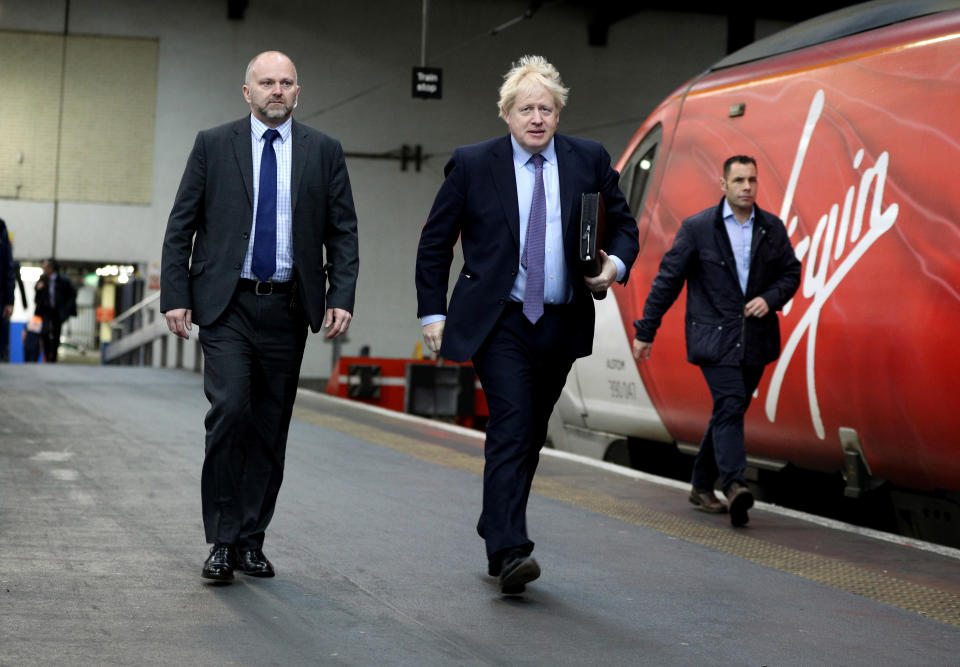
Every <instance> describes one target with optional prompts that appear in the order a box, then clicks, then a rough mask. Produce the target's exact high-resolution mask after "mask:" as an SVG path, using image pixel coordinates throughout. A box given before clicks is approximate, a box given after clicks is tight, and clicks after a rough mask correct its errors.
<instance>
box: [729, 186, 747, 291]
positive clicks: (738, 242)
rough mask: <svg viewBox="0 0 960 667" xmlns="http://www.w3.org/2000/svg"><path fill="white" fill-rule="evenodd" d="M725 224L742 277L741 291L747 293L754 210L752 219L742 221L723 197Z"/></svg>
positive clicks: (738, 270) (739, 275)
mask: <svg viewBox="0 0 960 667" xmlns="http://www.w3.org/2000/svg"><path fill="white" fill-rule="evenodd" d="M723 226H724V227H726V229H727V236H728V237H729V238H730V247H731V248H733V259H734V261H735V262H736V263H737V277H738V278H739V279H740V291H741V292H743V293H744V294H746V293H747V277H748V276H749V275H750V244H751V243H753V211H751V212H750V219H749V220H747V221H746V222H744V223H742V224H741V223H740V221H739V220H737V218H736V216H734V214H733V209H732V208H730V202H728V201H727V199H726V197H724V199H723Z"/></svg>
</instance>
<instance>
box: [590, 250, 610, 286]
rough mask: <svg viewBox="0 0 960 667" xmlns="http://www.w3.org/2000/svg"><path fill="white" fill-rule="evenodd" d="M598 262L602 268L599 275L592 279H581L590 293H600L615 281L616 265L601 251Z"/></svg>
mask: <svg viewBox="0 0 960 667" xmlns="http://www.w3.org/2000/svg"><path fill="white" fill-rule="evenodd" d="M600 262H601V267H602V268H601V269H600V273H599V274H597V275H595V276H594V277H593V278H587V277H584V279H583V280H584V281H585V282H586V283H587V288H588V289H589V290H590V291H591V292H602V291H604V290H606V289H607V288H609V287H610V285H612V284H613V283H614V282H616V280H617V265H616V264H615V263H614V261H613V260H612V259H610V258H609V257H607V253H605V252H604V251H603V250H601V251H600Z"/></svg>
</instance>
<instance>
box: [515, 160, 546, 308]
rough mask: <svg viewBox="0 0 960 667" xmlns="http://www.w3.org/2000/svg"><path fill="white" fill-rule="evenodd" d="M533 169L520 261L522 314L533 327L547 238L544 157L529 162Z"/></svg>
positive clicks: (540, 304) (539, 305)
mask: <svg viewBox="0 0 960 667" xmlns="http://www.w3.org/2000/svg"><path fill="white" fill-rule="evenodd" d="M530 162H533V167H534V169H535V172H534V177H533V199H532V201H531V202H530V219H529V220H528V221H527V240H526V242H525V243H524V246H523V257H521V258H520V260H521V262H520V263H521V264H523V268H525V269H526V270H527V285H526V287H525V288H524V291H523V314H524V315H526V317H527V319H528V320H530V321H531V322H533V323H534V324H536V323H537V320H539V319H540V316H541V315H543V255H544V246H545V245H546V244H545V241H546V236H547V198H546V196H545V194H544V190H543V163H544V157H543V156H542V155H540V153H537V154H536V155H534V156H533V157H531V158H530Z"/></svg>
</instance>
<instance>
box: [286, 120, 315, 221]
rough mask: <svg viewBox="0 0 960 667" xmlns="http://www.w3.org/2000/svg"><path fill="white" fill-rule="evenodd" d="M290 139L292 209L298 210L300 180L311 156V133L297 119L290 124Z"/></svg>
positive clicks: (293, 210)
mask: <svg viewBox="0 0 960 667" xmlns="http://www.w3.org/2000/svg"><path fill="white" fill-rule="evenodd" d="M290 140H291V141H293V146H292V148H293V154H292V156H291V157H292V162H293V167H292V173H291V174H290V211H291V212H295V211H296V210H297V193H298V192H299V191H300V181H301V179H302V178H303V172H304V171H305V170H306V166H307V161H308V159H309V157H310V150H309V146H310V135H309V134H307V133H306V132H304V131H303V128H301V127H300V124H299V123H297V121H293V122H292V123H291V124H290Z"/></svg>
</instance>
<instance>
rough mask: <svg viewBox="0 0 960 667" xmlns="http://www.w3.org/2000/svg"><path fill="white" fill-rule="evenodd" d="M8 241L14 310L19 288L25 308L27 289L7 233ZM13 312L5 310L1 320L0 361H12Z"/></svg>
mask: <svg viewBox="0 0 960 667" xmlns="http://www.w3.org/2000/svg"><path fill="white" fill-rule="evenodd" d="M7 241H8V242H9V244H10V278H11V280H12V281H13V295H12V297H11V299H10V310H11V311H12V310H13V305H14V301H16V298H17V289H18V288H19V290H20V303H21V304H22V305H23V308H24V310H26V309H27V308H28V307H29V306H28V305H27V290H26V288H25V287H24V286H23V277H22V276H21V275H20V262H18V261H17V260H16V259H14V258H13V237H12V236H10V234H9V231H8V233H7ZM11 317H12V312H11V313H7V310H6V308H4V310H3V321H2V322H0V361H10V318H11Z"/></svg>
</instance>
